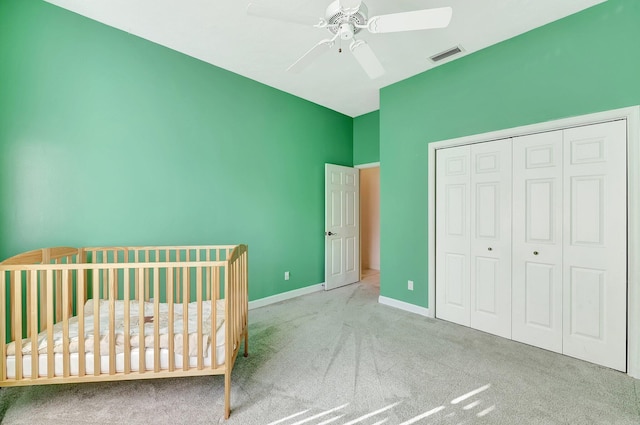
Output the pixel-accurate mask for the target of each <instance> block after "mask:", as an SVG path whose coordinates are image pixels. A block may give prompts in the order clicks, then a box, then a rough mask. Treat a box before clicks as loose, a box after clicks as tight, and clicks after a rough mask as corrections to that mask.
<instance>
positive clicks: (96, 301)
mask: <svg viewBox="0 0 640 425" xmlns="http://www.w3.org/2000/svg"><path fill="white" fill-rule="evenodd" d="M91 273H92V275H93V376H98V375H100V270H98V269H91Z"/></svg>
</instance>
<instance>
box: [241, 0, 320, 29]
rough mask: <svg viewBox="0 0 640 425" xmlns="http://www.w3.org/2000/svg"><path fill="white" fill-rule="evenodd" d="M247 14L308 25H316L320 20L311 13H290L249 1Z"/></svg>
mask: <svg viewBox="0 0 640 425" xmlns="http://www.w3.org/2000/svg"><path fill="white" fill-rule="evenodd" d="M247 15H250V16H257V17H259V18H268V19H275V20H276V21H282V22H290V23H294V24H300V25H309V26H312V25H316V24H317V23H318V22H319V21H320V18H318V17H315V16H312V15H304V14H298V13H292V12H290V11H289V10H286V9H279V8H276V7H269V6H264V5H262V4H256V3H249V5H248V6H247Z"/></svg>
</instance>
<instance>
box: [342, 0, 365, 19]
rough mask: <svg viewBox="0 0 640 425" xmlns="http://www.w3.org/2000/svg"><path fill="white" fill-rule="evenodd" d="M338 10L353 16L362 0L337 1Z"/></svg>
mask: <svg viewBox="0 0 640 425" xmlns="http://www.w3.org/2000/svg"><path fill="white" fill-rule="evenodd" d="M339 3H340V10H342V12H343V13H345V14H346V15H353V14H354V13H356V12H357V11H358V9H360V3H362V0H339Z"/></svg>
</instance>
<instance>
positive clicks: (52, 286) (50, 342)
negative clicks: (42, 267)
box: [47, 270, 55, 378]
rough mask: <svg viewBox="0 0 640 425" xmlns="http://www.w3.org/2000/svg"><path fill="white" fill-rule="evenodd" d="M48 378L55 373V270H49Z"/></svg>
mask: <svg viewBox="0 0 640 425" xmlns="http://www.w3.org/2000/svg"><path fill="white" fill-rule="evenodd" d="M47 282H48V283H47V292H49V293H48V296H47V378H53V376H54V375H55V362H54V360H55V358H54V353H53V324H54V317H53V315H54V314H55V310H54V309H53V291H54V290H55V283H54V281H53V270H47Z"/></svg>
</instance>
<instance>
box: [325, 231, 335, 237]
mask: <svg viewBox="0 0 640 425" xmlns="http://www.w3.org/2000/svg"><path fill="white" fill-rule="evenodd" d="M324 234H325V235H327V236H336V235H337V233H333V232H332V231H328V232H324Z"/></svg>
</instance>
